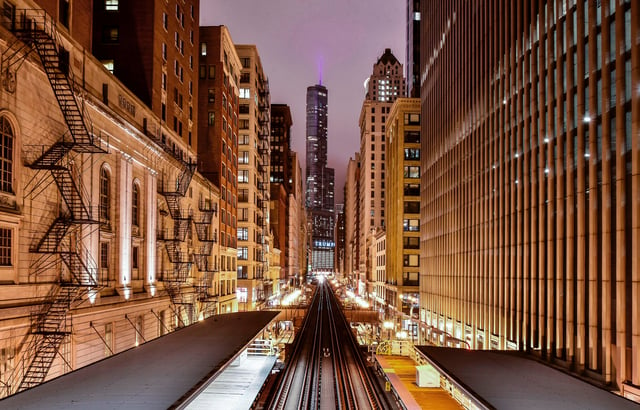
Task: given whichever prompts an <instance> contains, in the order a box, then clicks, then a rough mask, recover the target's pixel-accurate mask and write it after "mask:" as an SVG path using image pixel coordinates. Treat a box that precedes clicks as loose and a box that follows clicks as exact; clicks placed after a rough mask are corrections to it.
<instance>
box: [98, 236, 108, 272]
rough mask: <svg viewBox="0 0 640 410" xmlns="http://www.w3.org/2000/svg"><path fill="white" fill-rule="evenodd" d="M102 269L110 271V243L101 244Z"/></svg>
mask: <svg viewBox="0 0 640 410" xmlns="http://www.w3.org/2000/svg"><path fill="white" fill-rule="evenodd" d="M100 268H101V269H109V243H108V242H100Z"/></svg>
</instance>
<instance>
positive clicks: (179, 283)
mask: <svg viewBox="0 0 640 410" xmlns="http://www.w3.org/2000/svg"><path fill="white" fill-rule="evenodd" d="M176 159H178V160H180V161H181V163H182V171H181V172H180V174H179V175H178V177H177V178H176V180H175V181H171V180H170V179H169V178H165V175H163V178H162V180H161V181H160V182H159V183H158V193H159V194H161V195H162V196H163V197H164V199H165V202H166V203H167V209H168V211H169V215H170V216H171V219H172V220H173V230H172V231H173V234H169V233H168V231H164V232H160V233H159V234H158V237H157V238H158V240H159V241H163V242H164V244H165V250H166V252H167V256H168V259H169V262H170V263H171V264H172V265H173V267H172V269H171V270H169V271H167V272H164V274H163V281H164V286H165V289H166V290H167V294H168V295H169V298H170V299H171V303H172V304H173V305H174V307H175V308H176V315H177V316H178V318H179V320H180V323H181V324H182V325H188V324H190V323H191V321H192V320H193V317H192V316H193V315H192V313H191V312H192V308H193V306H194V301H193V295H192V294H190V293H189V292H187V289H186V288H187V287H188V280H189V278H190V274H191V266H192V264H193V262H192V260H191V257H190V255H189V253H188V252H187V251H186V250H184V249H183V248H184V242H185V241H186V240H187V236H188V234H189V233H190V232H191V220H192V216H191V214H190V213H189V212H187V210H186V209H183V207H182V206H181V204H180V203H181V200H182V198H183V197H184V196H185V194H186V193H187V190H188V188H189V184H190V183H191V179H192V177H193V173H194V172H195V169H196V164H195V161H194V162H192V161H188V162H187V161H183V160H182V159H181V158H176Z"/></svg>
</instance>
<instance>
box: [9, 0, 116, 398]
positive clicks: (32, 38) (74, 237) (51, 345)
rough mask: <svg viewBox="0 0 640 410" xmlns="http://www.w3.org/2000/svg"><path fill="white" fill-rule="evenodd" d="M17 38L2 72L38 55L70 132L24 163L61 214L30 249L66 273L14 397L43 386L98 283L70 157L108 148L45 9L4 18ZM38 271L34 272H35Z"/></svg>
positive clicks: (35, 320)
mask: <svg viewBox="0 0 640 410" xmlns="http://www.w3.org/2000/svg"><path fill="white" fill-rule="evenodd" d="M2 23H3V25H5V27H8V28H9V29H10V30H11V31H12V32H13V33H14V34H15V36H16V38H17V40H16V41H15V42H14V43H13V44H11V45H10V46H9V47H8V49H9V50H13V52H12V53H11V54H10V55H9V57H8V60H7V59H4V58H3V61H2V64H3V69H7V70H9V67H19V66H20V64H21V61H20V60H21V59H22V60H24V59H25V58H26V57H27V55H28V54H29V53H30V52H31V51H35V53H36V54H37V55H38V57H39V59H40V61H41V62H42V65H43V67H44V71H45V73H46V75H47V78H48V79H49V83H50V85H51V88H52V90H53V93H54V95H55V98H56V100H57V102H58V105H59V106H60V110H61V112H62V116H63V118H64V121H65V124H66V126H67V129H68V132H66V133H65V134H63V135H62V137H61V139H60V140H59V141H57V142H55V143H54V144H53V145H51V146H49V147H42V148H41V153H40V154H39V156H38V157H37V159H35V160H34V161H32V162H31V163H29V164H27V165H28V166H29V167H30V168H32V169H34V170H45V171H49V173H50V175H51V176H52V178H53V180H54V181H55V184H56V186H57V188H58V191H59V193H60V196H61V197H62V200H63V202H64V207H62V209H63V210H62V211H60V214H59V215H58V216H57V217H55V218H54V220H53V222H52V223H51V225H50V226H49V228H48V229H47V231H46V232H45V233H44V235H43V236H42V237H41V238H40V239H39V240H38V241H37V243H36V244H35V245H34V246H32V247H31V248H30V251H31V252H32V253H36V254H41V255H45V256H46V255H49V256H51V255H57V256H59V258H60V260H61V261H62V263H63V265H64V266H65V267H66V270H67V271H68V275H65V274H64V272H63V274H61V275H60V278H59V282H58V283H57V284H54V285H53V286H52V288H51V291H50V292H49V294H48V295H47V296H46V297H45V300H44V302H43V304H42V307H41V309H40V311H39V312H38V313H36V314H34V315H32V320H31V332H30V335H29V337H28V339H27V342H25V344H24V345H23V348H22V349H21V350H22V352H21V355H20V359H19V363H18V365H17V366H16V368H15V370H14V372H13V373H12V375H11V377H10V380H9V383H8V389H9V393H10V394H11V393H15V392H19V391H22V390H25V389H27V388H30V387H34V386H37V385H38V384H40V383H42V382H43V381H44V379H45V377H46V376H47V373H48V372H49V369H50V368H51V365H52V364H53V361H54V359H55V357H56V355H57V354H58V350H59V348H60V345H61V343H62V342H63V341H64V339H65V338H66V337H67V335H68V334H70V332H71V330H70V329H71V323H70V319H68V312H69V310H70V309H71V306H72V304H73V303H74V301H76V300H78V299H80V298H81V297H82V296H83V295H85V294H87V293H88V292H91V291H96V290H97V289H98V288H99V287H100V285H101V282H100V278H98V276H97V269H96V268H94V266H96V264H95V262H94V261H93V260H92V258H91V256H90V254H89V252H87V251H86V250H84V249H83V248H82V237H81V236H82V234H83V233H84V234H86V232H83V228H90V227H91V226H97V223H98V221H97V220H96V219H94V218H93V215H92V210H91V207H90V206H89V205H88V204H89V203H90V196H89V195H88V194H87V193H86V192H85V191H84V189H83V187H82V185H81V178H79V177H78V176H77V175H75V174H74V170H73V166H72V165H71V164H72V159H73V158H72V157H73V156H76V155H78V154H81V153H87V154H102V153H106V152H107V149H106V147H103V146H102V142H101V139H100V138H97V137H95V136H94V135H93V134H92V133H91V132H90V129H91V126H90V125H88V124H87V121H88V117H87V115H85V114H84V113H83V110H82V105H81V104H80V103H79V102H78V100H77V99H76V96H75V93H74V90H73V85H74V84H73V80H72V79H71V78H70V75H71V72H70V71H69V68H70V67H69V62H68V55H69V54H68V52H66V51H65V50H64V49H63V48H62V46H60V44H61V43H60V42H59V41H58V38H57V32H56V24H55V21H54V20H53V19H52V18H51V17H50V16H48V15H47V14H46V13H45V12H44V11H43V10H16V13H15V15H14V17H13V19H12V21H10V22H7V21H4V20H3V22H2ZM37 273H39V272H36V274H37Z"/></svg>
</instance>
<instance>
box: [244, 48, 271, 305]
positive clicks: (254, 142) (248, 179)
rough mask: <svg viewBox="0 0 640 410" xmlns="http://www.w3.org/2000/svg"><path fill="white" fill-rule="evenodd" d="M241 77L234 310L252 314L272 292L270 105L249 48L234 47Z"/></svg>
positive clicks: (258, 63) (255, 56) (262, 76)
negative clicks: (236, 294)
mask: <svg viewBox="0 0 640 410" xmlns="http://www.w3.org/2000/svg"><path fill="white" fill-rule="evenodd" d="M236 52H237V53H238V56H239V57H240V63H241V65H242V71H241V74H240V107H239V120H238V124H239V125H238V133H239V135H238V248H237V249H238V308H239V309H240V310H254V309H257V308H258V307H259V306H260V305H262V304H263V303H264V302H265V301H266V298H267V297H268V296H267V295H268V294H269V293H270V290H269V289H272V283H273V278H271V277H270V272H273V271H270V270H269V258H268V252H269V250H270V248H269V240H268V238H267V236H268V235H269V197H270V192H269V173H270V169H269V163H270V155H271V153H270V145H269V144H270V141H269V138H270V126H271V114H270V111H271V101H270V94H269V80H268V79H267V76H266V74H265V72H264V71H263V68H262V62H261V60H260V55H259V53H258V49H257V48H256V46H255V45H236Z"/></svg>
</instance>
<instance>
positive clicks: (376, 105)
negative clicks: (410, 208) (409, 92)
mask: <svg viewBox="0 0 640 410" xmlns="http://www.w3.org/2000/svg"><path fill="white" fill-rule="evenodd" d="M365 89H366V95H365V99H364V101H363V102H362V109H361V111H360V119H359V124H360V182H359V188H360V193H359V195H360V198H359V201H360V202H359V206H360V210H359V212H360V218H359V221H358V223H359V224H360V226H359V235H360V239H359V246H360V252H359V255H358V256H359V258H360V259H359V261H358V270H359V272H360V273H361V274H362V275H364V276H365V278H366V279H365V281H366V284H367V285H366V292H367V293H368V294H369V295H371V294H372V293H373V287H374V282H375V281H374V279H373V273H374V272H373V260H372V258H371V254H370V252H369V251H368V249H370V248H371V246H372V245H373V244H374V242H375V235H376V233H377V231H379V230H384V229H385V199H386V198H385V193H386V187H385V181H386V172H387V170H386V169H385V167H386V164H387V158H386V155H387V154H386V146H387V142H386V140H385V138H386V123H387V118H388V117H389V114H390V112H391V106H392V105H393V102H394V101H395V100H396V99H398V98H399V97H402V96H404V92H405V90H406V85H405V79H404V75H403V69H402V64H400V62H399V61H398V59H397V58H396V57H395V56H394V55H393V53H392V52H391V50H390V49H388V48H387V49H385V51H384V53H383V54H382V55H381V56H380V57H379V58H378V60H377V61H376V63H375V64H374V65H373V71H372V73H371V75H370V76H369V78H368V79H367V81H366V82H365Z"/></svg>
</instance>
